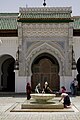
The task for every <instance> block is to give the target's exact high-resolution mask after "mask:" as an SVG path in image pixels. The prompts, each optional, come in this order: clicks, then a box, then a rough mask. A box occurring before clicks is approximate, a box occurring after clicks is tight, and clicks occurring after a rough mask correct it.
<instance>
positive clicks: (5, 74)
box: [0, 54, 15, 92]
mask: <svg viewBox="0 0 80 120" xmlns="http://www.w3.org/2000/svg"><path fill="white" fill-rule="evenodd" d="M14 64H15V59H14V58H13V57H12V56H11V55H8V54H4V55H1V56H0V73H1V74H0V75H1V76H0V91H6V92H7V91H9V92H14V91H15V73H14Z"/></svg>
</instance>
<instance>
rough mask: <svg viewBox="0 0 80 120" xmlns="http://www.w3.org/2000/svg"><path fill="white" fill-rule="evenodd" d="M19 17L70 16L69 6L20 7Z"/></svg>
mask: <svg viewBox="0 0 80 120" xmlns="http://www.w3.org/2000/svg"><path fill="white" fill-rule="evenodd" d="M19 12H20V14H19V15H20V16H19V18H70V17H71V12H72V11H71V7H42V8H41V7H40V8H20V11H19Z"/></svg>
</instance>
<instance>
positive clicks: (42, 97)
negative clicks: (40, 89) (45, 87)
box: [31, 93, 56, 103]
mask: <svg viewBox="0 0 80 120" xmlns="http://www.w3.org/2000/svg"><path fill="white" fill-rule="evenodd" d="M55 96H56V95H55V94H42V93H39V94H31V98H33V99H35V101H36V102H38V103H46V102H47V101H48V100H51V99H53V98H54V97H55Z"/></svg>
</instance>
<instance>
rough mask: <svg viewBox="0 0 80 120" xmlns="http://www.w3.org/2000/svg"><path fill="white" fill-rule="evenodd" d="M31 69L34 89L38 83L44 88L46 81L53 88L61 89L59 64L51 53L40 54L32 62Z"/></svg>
mask: <svg viewBox="0 0 80 120" xmlns="http://www.w3.org/2000/svg"><path fill="white" fill-rule="evenodd" d="M31 70H32V77H31V85H32V90H33V91H34V89H35V86H36V85H37V84H38V83H40V84H41V89H42V88H43V86H44V83H45V82H46V81H47V82H48V83H49V86H50V88H51V89H52V90H55V91H59V89H60V88H59V86H60V79H59V64H58V61H57V59H56V58H55V57H54V56H52V55H50V54H49V53H42V54H40V55H38V56H37V57H36V58H35V59H34V61H33V63H32V66H31Z"/></svg>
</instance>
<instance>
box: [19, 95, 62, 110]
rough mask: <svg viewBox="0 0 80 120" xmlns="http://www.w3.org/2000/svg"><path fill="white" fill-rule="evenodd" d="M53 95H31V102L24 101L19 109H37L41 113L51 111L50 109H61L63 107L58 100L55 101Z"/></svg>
mask: <svg viewBox="0 0 80 120" xmlns="http://www.w3.org/2000/svg"><path fill="white" fill-rule="evenodd" d="M55 98H56V95H55V94H44V93H39V94H37V93H34V94H31V100H30V101H26V102H25V103H23V104H22V105H21V109H33V111H34V110H35V109H36V110H38V111H39V109H40V110H41V109H42V111H43V110H44V111H46V110H51V109H63V108H64V106H63V104H62V103H60V102H59V100H56V99H55Z"/></svg>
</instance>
